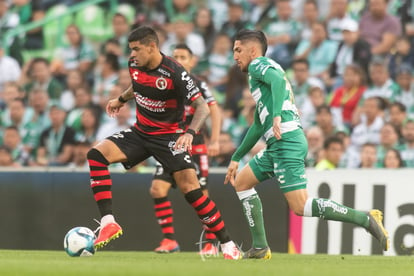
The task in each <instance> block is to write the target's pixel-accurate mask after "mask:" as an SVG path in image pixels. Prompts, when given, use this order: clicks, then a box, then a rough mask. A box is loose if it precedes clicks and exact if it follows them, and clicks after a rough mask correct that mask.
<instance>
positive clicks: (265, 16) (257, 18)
mask: <svg viewBox="0 0 414 276" xmlns="http://www.w3.org/2000/svg"><path fill="white" fill-rule="evenodd" d="M252 2H253V3H252V4H253V6H252V7H251V10H250V11H251V12H250V13H249V22H250V23H251V24H252V25H253V26H255V28H256V29H263V28H264V26H265V25H266V24H267V23H268V21H269V20H271V19H272V18H270V19H269V14H271V12H274V8H273V7H274V4H273V2H272V1H269V0H255V1H252Z"/></svg>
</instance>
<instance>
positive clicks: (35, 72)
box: [24, 57, 63, 103]
mask: <svg viewBox="0 0 414 276" xmlns="http://www.w3.org/2000/svg"><path fill="white" fill-rule="evenodd" d="M27 74H28V76H29V79H30V81H29V82H27V83H26V84H25V85H24V90H25V91H26V93H27V95H29V94H30V93H31V91H33V89H42V90H45V91H47V93H48V94H49V99H50V100H51V101H53V102H55V103H58V102H59V101H60V97H61V95H62V92H63V85H62V84H61V82H59V81H58V80H57V79H56V78H54V77H53V75H52V72H51V68H50V64H49V61H48V60H47V59H45V58H41V57H37V58H34V59H33V60H32V61H31V62H30V65H29V67H28V71H27Z"/></svg>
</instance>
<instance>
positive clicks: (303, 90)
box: [291, 59, 325, 109]
mask: <svg viewBox="0 0 414 276" xmlns="http://www.w3.org/2000/svg"><path fill="white" fill-rule="evenodd" d="M292 69H293V78H292V79H291V84H292V90H293V93H294V95H295V104H296V106H297V107H299V109H301V107H302V105H303V103H304V102H305V99H306V98H307V97H308V93H309V91H310V88H312V87H319V88H321V89H322V91H324V90H325V86H324V84H323V82H322V81H321V80H319V79H318V78H316V77H311V76H310V74H309V62H308V60H307V59H295V60H294V61H293V63H292Z"/></svg>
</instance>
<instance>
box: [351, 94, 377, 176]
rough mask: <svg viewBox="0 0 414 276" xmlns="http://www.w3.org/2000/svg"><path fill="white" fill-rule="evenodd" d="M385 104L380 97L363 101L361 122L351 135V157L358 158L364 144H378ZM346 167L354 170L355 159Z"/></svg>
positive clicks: (356, 161)
mask: <svg viewBox="0 0 414 276" xmlns="http://www.w3.org/2000/svg"><path fill="white" fill-rule="evenodd" d="M384 109H385V102H384V100H383V99H382V98H380V97H372V98H368V99H366V100H365V102H364V105H363V116H364V117H363V120H362V122H361V123H360V124H358V125H357V126H355V127H354V128H353V130H352V133H351V144H350V146H349V151H351V153H350V154H349V155H351V156H359V155H358V154H357V153H358V152H359V151H360V150H361V147H362V145H363V144H365V143H372V144H375V145H379V144H380V137H381V136H380V132H381V129H382V127H383V125H384V119H383V115H384ZM348 162H350V163H348V165H347V167H351V168H356V167H357V166H358V164H359V161H358V160H357V159H351V158H349V160H348Z"/></svg>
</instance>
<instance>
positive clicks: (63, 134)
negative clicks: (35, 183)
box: [36, 105, 75, 166]
mask: <svg viewBox="0 0 414 276" xmlns="http://www.w3.org/2000/svg"><path fill="white" fill-rule="evenodd" d="M49 115H50V121H51V127H50V128H47V129H46V130H44V131H43V132H42V134H41V136H40V143H39V148H38V149H37V154H36V162H37V164H38V165H40V166H64V165H68V164H69V163H70V161H71V159H72V155H73V147H74V144H75V131H74V130H73V129H72V128H70V127H67V126H66V125H65V118H66V111H65V110H64V109H63V108H62V107H60V106H58V105H52V106H51V108H50V114H49Z"/></svg>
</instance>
